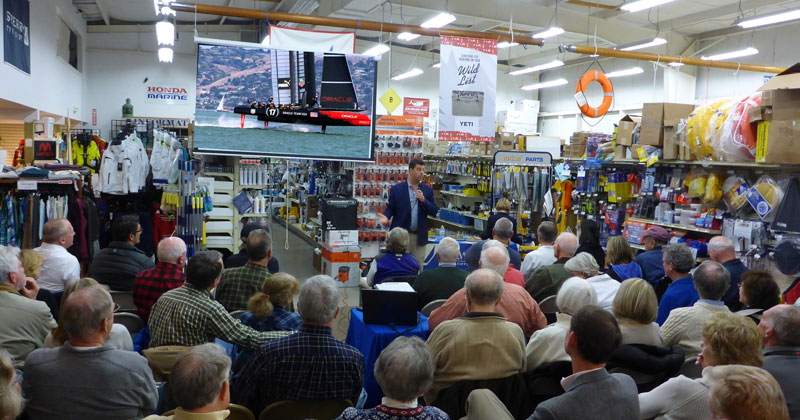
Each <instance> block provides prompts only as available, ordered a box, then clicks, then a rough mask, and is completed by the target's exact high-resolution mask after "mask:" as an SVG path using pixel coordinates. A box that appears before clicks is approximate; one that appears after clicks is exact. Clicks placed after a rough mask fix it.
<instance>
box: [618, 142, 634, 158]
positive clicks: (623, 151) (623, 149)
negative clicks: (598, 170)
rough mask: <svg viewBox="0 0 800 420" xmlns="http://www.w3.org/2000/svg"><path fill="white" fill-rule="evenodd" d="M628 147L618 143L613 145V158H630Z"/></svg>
mask: <svg viewBox="0 0 800 420" xmlns="http://www.w3.org/2000/svg"><path fill="white" fill-rule="evenodd" d="M630 149H631V148H630V147H628V146H623V145H621V144H618V145H616V146H614V159H628V158H630Z"/></svg>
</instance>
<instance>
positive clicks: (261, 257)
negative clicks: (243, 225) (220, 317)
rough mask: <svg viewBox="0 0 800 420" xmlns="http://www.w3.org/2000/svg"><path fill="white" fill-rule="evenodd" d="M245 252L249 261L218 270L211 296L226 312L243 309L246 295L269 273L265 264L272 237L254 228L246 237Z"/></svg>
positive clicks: (268, 256) (253, 290)
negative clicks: (216, 282)
mask: <svg viewBox="0 0 800 420" xmlns="http://www.w3.org/2000/svg"><path fill="white" fill-rule="evenodd" d="M247 256H248V258H250V261H248V262H247V264H245V265H243V266H241V267H235V268H229V269H227V270H225V271H223V272H222V279H220V281H219V286H217V291H216V293H215V294H214V296H215V297H216V299H217V302H219V303H221V304H222V306H224V307H225V310H227V311H228V312H233V311H242V310H245V309H247V301H248V300H249V299H250V296H253V295H254V294H256V293H258V292H259V291H261V286H262V285H263V284H264V280H266V279H267V277H269V275H270V273H269V269H267V265H268V264H269V260H270V259H272V237H271V236H269V233H267V231H266V230H264V229H256V230H254V231H252V232H250V236H248V237H247Z"/></svg>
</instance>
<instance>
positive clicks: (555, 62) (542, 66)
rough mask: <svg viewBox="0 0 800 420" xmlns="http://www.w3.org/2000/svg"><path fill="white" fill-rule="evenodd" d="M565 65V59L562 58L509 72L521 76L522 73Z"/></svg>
mask: <svg viewBox="0 0 800 420" xmlns="http://www.w3.org/2000/svg"><path fill="white" fill-rule="evenodd" d="M563 65H564V62H563V61H561V60H553V61H551V62H549V63H545V64H540V65H538V66H533V67H526V68H524V69H519V70H514V71H512V72H510V73H508V74H510V75H512V76H519V75H520V74H528V73H534V72H537V71H542V70H549V69H554V68H556V67H561V66H563Z"/></svg>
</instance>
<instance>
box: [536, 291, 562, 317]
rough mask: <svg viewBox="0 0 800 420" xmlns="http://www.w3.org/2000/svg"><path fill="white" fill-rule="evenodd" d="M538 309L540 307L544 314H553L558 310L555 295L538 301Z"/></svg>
mask: <svg viewBox="0 0 800 420" xmlns="http://www.w3.org/2000/svg"><path fill="white" fill-rule="evenodd" d="M539 309H541V310H542V312H543V313H545V314H554V313H556V312H558V306H557V305H556V296H555V295H553V296H548V297H546V298H544V299H542V301H541V302H539Z"/></svg>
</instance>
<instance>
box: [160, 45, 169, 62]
mask: <svg viewBox="0 0 800 420" xmlns="http://www.w3.org/2000/svg"><path fill="white" fill-rule="evenodd" d="M158 61H160V62H162V63H171V62H172V48H167V47H162V48H159V49H158Z"/></svg>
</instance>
